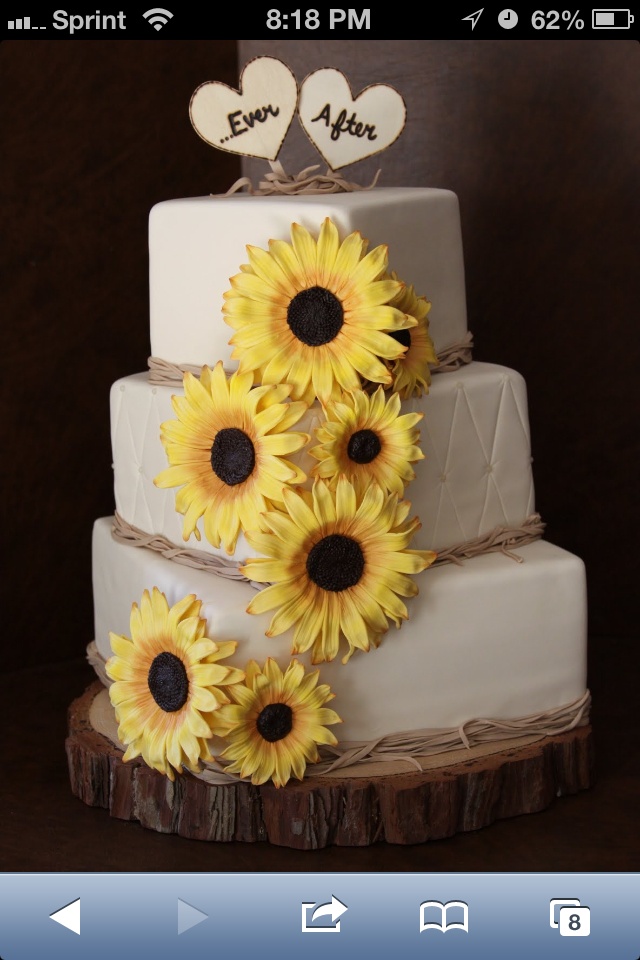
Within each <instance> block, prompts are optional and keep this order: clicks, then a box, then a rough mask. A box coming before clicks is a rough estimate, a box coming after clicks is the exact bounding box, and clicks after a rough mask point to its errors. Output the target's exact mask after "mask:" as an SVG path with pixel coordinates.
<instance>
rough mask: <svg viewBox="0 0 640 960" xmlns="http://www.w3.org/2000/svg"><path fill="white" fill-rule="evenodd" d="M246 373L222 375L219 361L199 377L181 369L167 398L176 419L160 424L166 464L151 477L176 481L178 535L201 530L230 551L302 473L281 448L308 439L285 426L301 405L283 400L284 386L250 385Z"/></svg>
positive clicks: (163, 483) (161, 483)
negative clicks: (180, 391) (180, 383)
mask: <svg viewBox="0 0 640 960" xmlns="http://www.w3.org/2000/svg"><path fill="white" fill-rule="evenodd" d="M252 384H253V376H252V374H250V373H248V374H241V373H234V374H232V375H231V377H230V378H229V379H228V380H227V377H226V375H225V372H224V369H223V367H222V363H218V364H216V366H215V368H214V369H213V370H209V368H208V367H203V368H202V375H201V377H200V379H199V380H198V379H197V378H196V377H194V376H192V374H190V373H186V374H185V376H184V396H183V397H173V398H172V403H173V409H174V411H175V413H176V415H177V417H178V419H177V420H168V421H167V422H166V423H163V424H162V426H161V428H160V431H161V433H160V438H161V440H162V443H163V444H164V447H165V450H166V452H167V457H168V460H169V463H170V464H171V466H170V467H169V468H168V469H167V470H163V471H162V473H160V474H159V475H158V476H157V477H156V478H155V480H154V483H155V484H156V486H158V487H163V488H164V487H182V489H181V490H179V491H178V492H177V494H176V510H177V511H178V513H181V514H184V526H183V536H184V539H185V540H188V538H189V536H190V535H191V534H192V533H195V535H196V537H197V538H198V540H199V539H200V531H199V530H198V527H197V524H198V520H199V519H200V517H202V518H203V524H204V533H205V536H206V538H207V540H208V541H209V543H211V544H212V545H213V546H214V547H219V546H220V543H221V542H222V544H223V546H224V549H225V550H226V552H227V553H228V554H232V553H233V551H234V549H235V546H236V541H237V539H238V536H239V534H240V531H241V530H245V531H246V530H251V529H256V530H258V529H261V524H260V514H261V513H263V512H264V511H265V510H266V509H267V508H268V507H269V506H270V505H271V504H272V503H274V502H275V503H281V502H282V490H283V488H284V487H285V485H287V484H297V483H303V482H304V481H305V480H306V476H305V474H304V472H303V471H302V470H300V469H299V468H298V467H296V466H295V465H294V464H293V463H291V461H290V460H286V459H285V454H288V453H293V452H294V451H296V450H300V449H301V447H303V446H304V445H305V444H306V443H308V442H309V436H308V434H306V433H296V432H294V431H291V430H289V428H290V427H291V426H292V425H293V424H294V423H297V421H298V420H299V419H300V417H301V416H302V414H303V413H304V411H305V410H306V405H305V404H304V403H302V402H295V403H285V402H284V401H286V399H287V397H288V395H289V393H290V388H289V387H288V386H285V385H280V386H263V387H256V388H255V389H252Z"/></svg>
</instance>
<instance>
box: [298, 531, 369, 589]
mask: <svg viewBox="0 0 640 960" xmlns="http://www.w3.org/2000/svg"><path fill="white" fill-rule="evenodd" d="M363 571H364V554H363V552H362V547H361V546H360V544H359V543H357V542H356V541H355V540H352V539H351V537H345V536H344V534H342V533H331V534H329V536H328V537H323V539H322V540H319V541H318V543H316V544H314V546H313V547H312V548H311V550H310V551H309V556H308V557H307V573H308V574H309V576H310V577H311V579H312V580H313V582H314V583H315V584H317V585H318V586H319V587H321V588H322V589H323V590H331V591H332V592H333V593H339V592H340V590H347V589H348V588H349V587H355V585H356V583H357V582H358V580H359V579H360V577H361V576H362V573H363Z"/></svg>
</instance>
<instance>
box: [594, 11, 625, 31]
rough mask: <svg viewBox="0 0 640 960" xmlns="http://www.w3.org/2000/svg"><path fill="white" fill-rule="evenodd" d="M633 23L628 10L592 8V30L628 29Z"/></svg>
mask: <svg viewBox="0 0 640 960" xmlns="http://www.w3.org/2000/svg"><path fill="white" fill-rule="evenodd" d="M632 23H633V16H632V14H631V11H630V10H621V9H619V8H616V9H615V10H592V11H591V26H592V28H593V29H594V30H628V29H629V27H630V26H631V24H632Z"/></svg>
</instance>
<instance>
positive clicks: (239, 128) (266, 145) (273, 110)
mask: <svg viewBox="0 0 640 960" xmlns="http://www.w3.org/2000/svg"><path fill="white" fill-rule="evenodd" d="M297 100H298V84H297V82H296V78H295V77H294V75H293V74H292V72H291V70H290V69H289V67H288V66H287V65H286V64H285V63H283V62H282V60H277V59H276V58H275V57H256V58H255V60H250V61H249V63H247V64H246V66H245V68H244V70H243V71H242V75H241V77H240V89H239V90H234V89H233V87H228V86H227V85H226V83H219V82H218V81H210V82H208V83H203V84H201V85H200V86H199V87H198V89H197V90H196V91H195V93H194V94H193V96H192V97H191V103H190V104H189V116H190V117H191V123H192V124H193V127H194V130H195V131H196V133H197V134H198V135H199V136H201V137H202V139H203V140H206V142H207V143H210V144H211V146H212V147H217V148H218V149H219V150H226V151H227V152H228V153H239V154H242V156H244V157H261V158H263V159H264V160H275V159H276V157H277V156H278V153H279V152H280V147H281V146H282V141H283V140H284V138H285V136H286V134H287V130H288V129H289V127H290V126H291V121H292V120H293V115H294V113H295V112H296V103H297Z"/></svg>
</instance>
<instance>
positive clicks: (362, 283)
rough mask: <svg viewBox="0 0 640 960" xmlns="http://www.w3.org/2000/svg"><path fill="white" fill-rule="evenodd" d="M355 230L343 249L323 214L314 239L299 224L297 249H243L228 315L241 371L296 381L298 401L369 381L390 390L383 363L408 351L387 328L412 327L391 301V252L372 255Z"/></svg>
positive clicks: (294, 237)
mask: <svg viewBox="0 0 640 960" xmlns="http://www.w3.org/2000/svg"><path fill="white" fill-rule="evenodd" d="M366 246H367V245H366V241H365V240H364V239H363V238H362V236H361V235H360V233H358V232H357V231H356V232H354V233H351V234H349V236H348V237H347V238H346V239H345V240H344V241H343V242H342V243H340V240H339V237H338V230H337V228H336V226H335V224H334V223H333V222H332V221H331V220H330V219H329V218H328V217H327V218H326V219H325V221H324V223H323V224H322V227H321V229H320V235H319V237H318V240H317V242H316V241H315V240H314V239H313V237H312V236H311V234H310V233H309V231H308V230H306V229H305V228H304V227H302V226H300V225H299V224H297V223H294V224H292V226H291V244H289V243H287V242H286V241H284V240H271V241H269V250H268V251H266V250H261V249H260V248H259V247H253V246H249V247H247V253H248V255H249V264H247V265H245V266H243V267H241V271H242V272H241V273H239V274H238V275H237V276H235V277H232V278H231V287H232V289H231V290H230V291H228V292H227V293H226V294H225V304H224V306H223V313H224V314H225V320H226V322H227V323H228V324H229V325H230V326H231V327H233V328H234V330H235V331H236V332H235V334H234V335H233V336H232V338H231V340H230V343H232V344H234V345H235V349H234V351H233V354H232V356H233V357H234V358H235V359H237V360H238V362H239V369H240V370H241V371H242V372H243V373H244V372H246V371H251V372H252V373H253V374H254V376H255V378H256V380H260V381H261V382H262V383H290V384H291V385H292V397H293V398H294V399H295V400H299V399H303V400H305V401H306V402H307V403H311V402H312V400H313V399H314V397H319V399H320V400H322V401H323V402H324V401H326V400H328V399H329V398H330V397H331V396H332V395H335V394H336V393H337V391H338V388H339V387H342V389H344V390H356V389H358V388H359V387H360V386H361V381H360V377H359V376H358V374H360V375H361V376H362V377H363V378H365V379H367V380H370V381H373V382H375V383H384V384H387V385H389V386H390V385H391V382H392V377H391V373H390V371H389V370H388V369H387V367H386V365H385V361H392V360H395V359H396V358H398V357H401V356H402V355H403V354H404V352H405V347H404V346H403V345H401V344H399V343H398V341H397V340H394V338H393V336H391V335H390V334H389V332H386V333H385V332H383V331H400V330H404V329H405V328H406V327H411V326H415V324H416V319H415V318H414V317H413V316H408V315H406V314H405V313H404V312H403V311H402V310H401V309H400V308H398V307H397V306H392V305H391V301H392V300H393V298H394V297H397V296H398V295H399V294H400V293H401V292H402V284H401V283H399V282H398V281H397V280H396V279H392V278H390V277H389V276H385V271H386V269H387V247H386V246H384V245H381V246H379V247H376V248H375V249H374V250H371V251H370V252H369V253H367V252H366Z"/></svg>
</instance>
